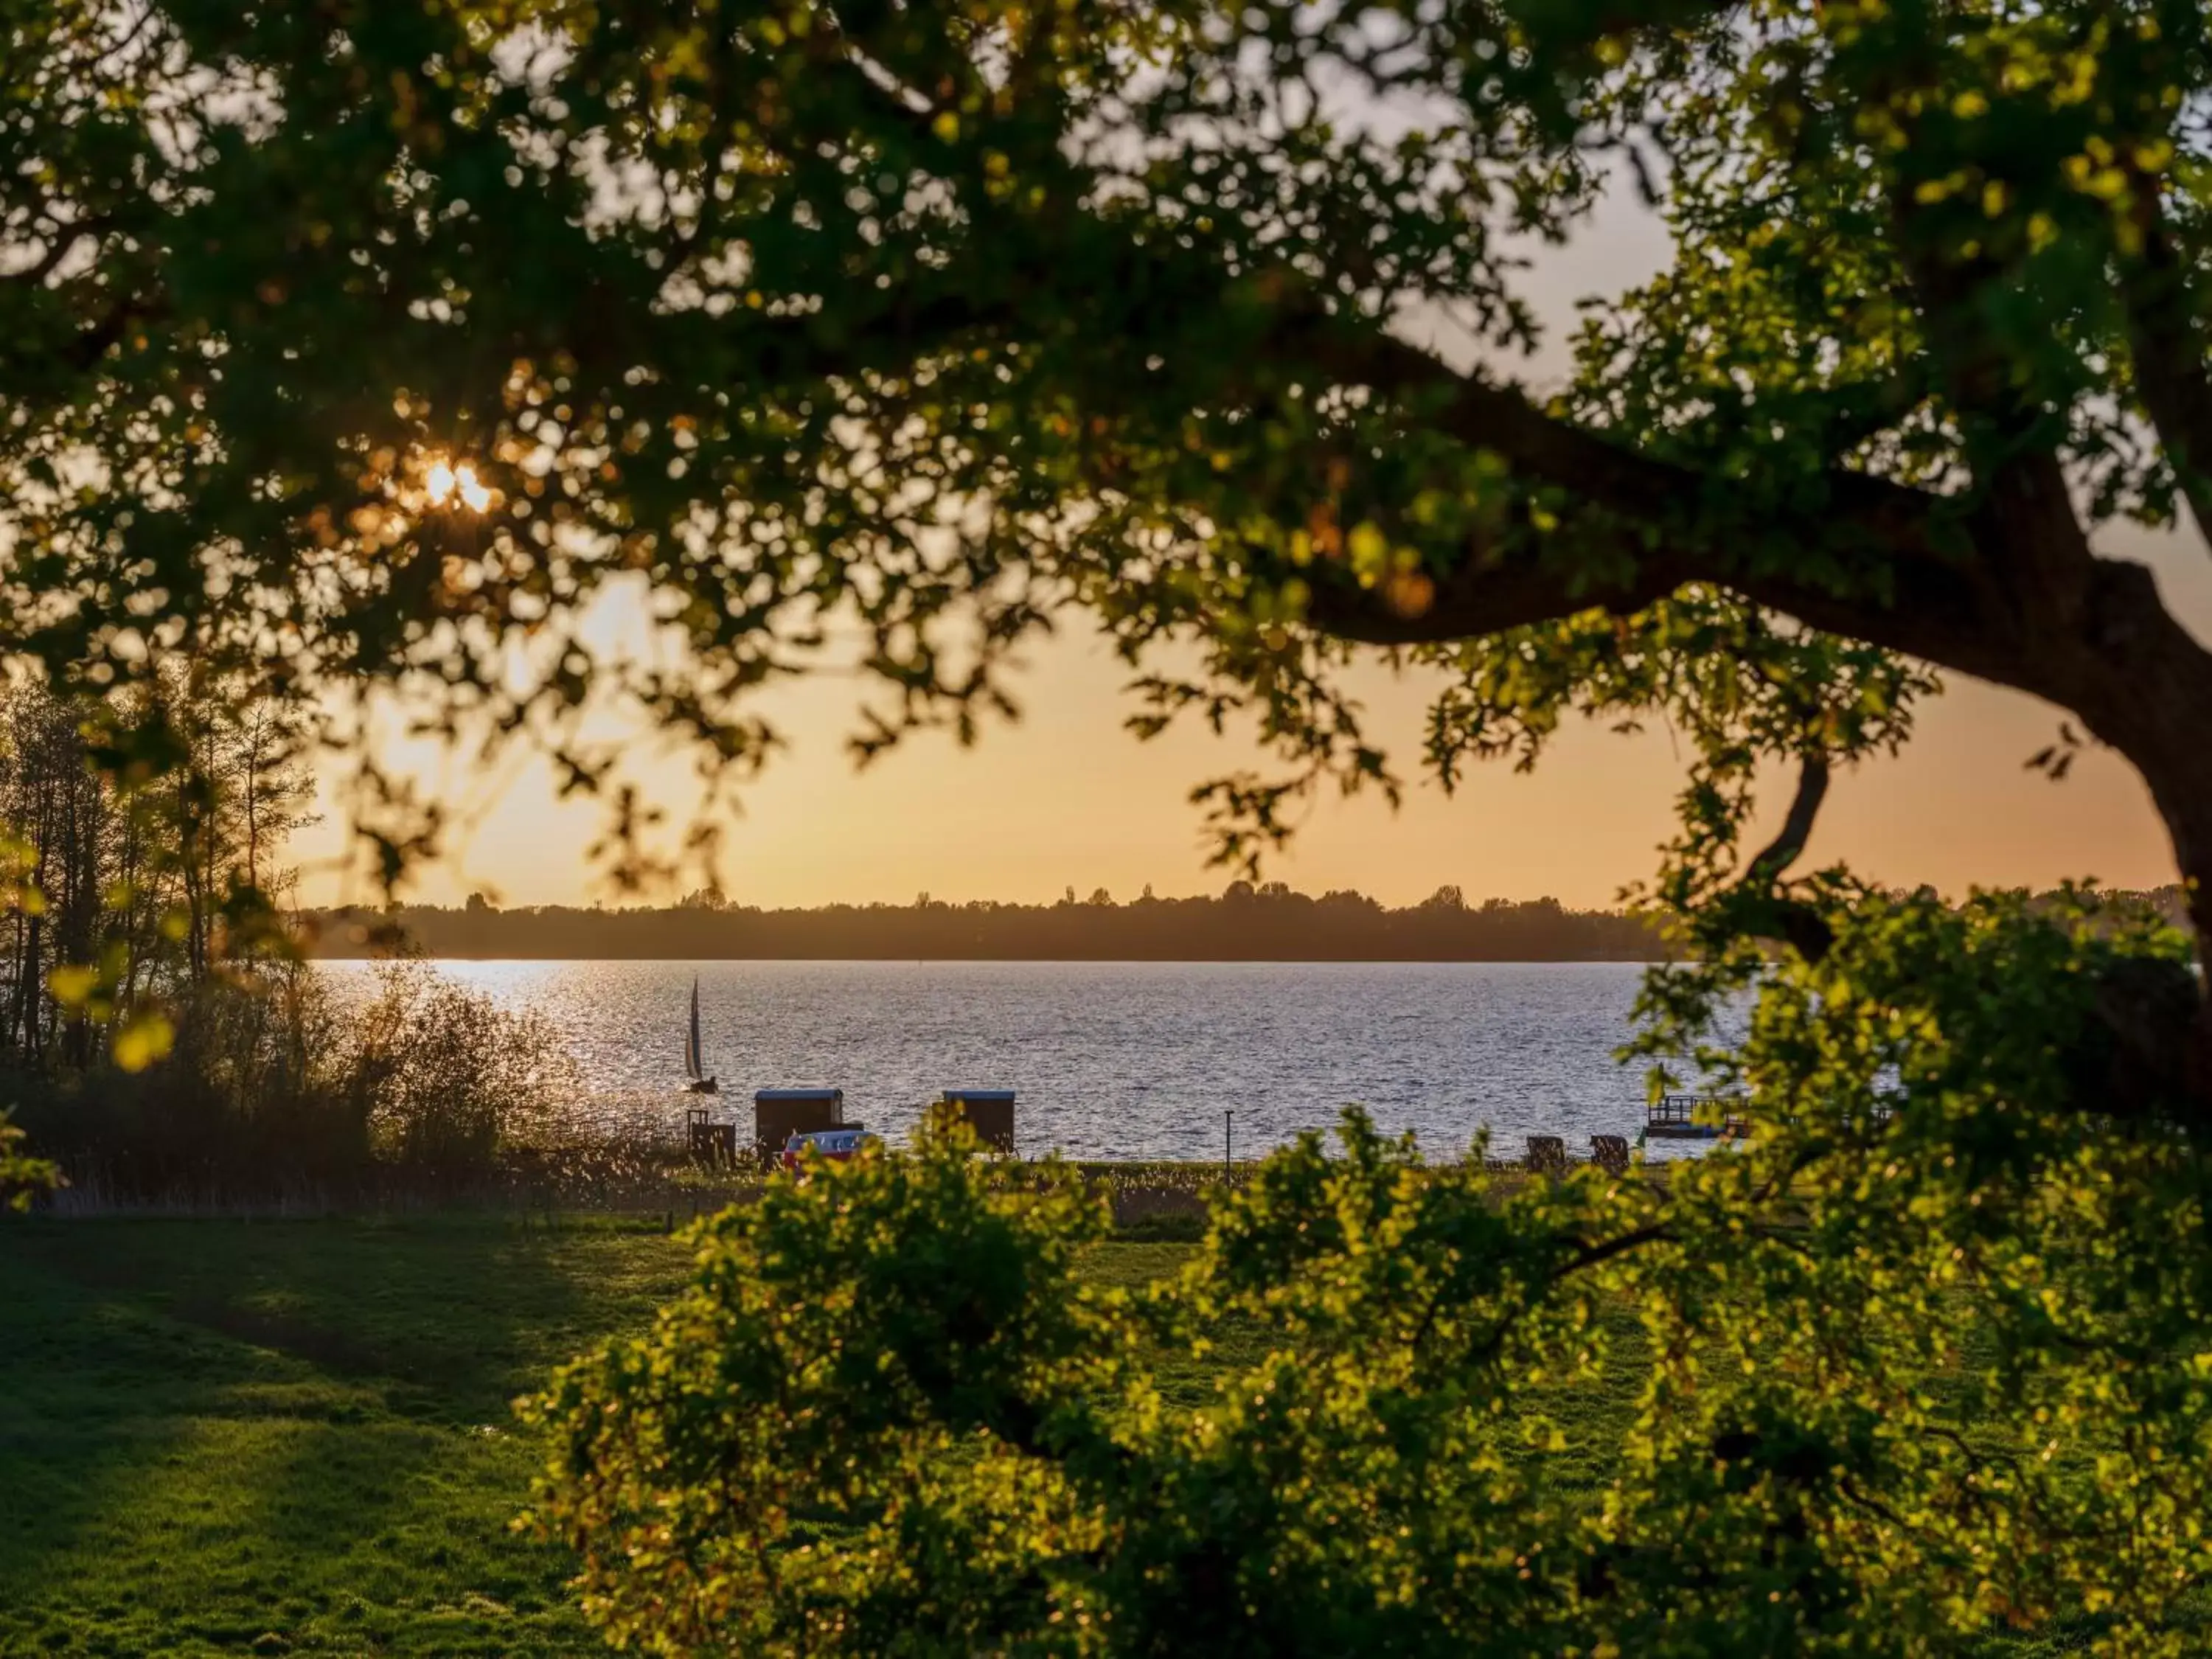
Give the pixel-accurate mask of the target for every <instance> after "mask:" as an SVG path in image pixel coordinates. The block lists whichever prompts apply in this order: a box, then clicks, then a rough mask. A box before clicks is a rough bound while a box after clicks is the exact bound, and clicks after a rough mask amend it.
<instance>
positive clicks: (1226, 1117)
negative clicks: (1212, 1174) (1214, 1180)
mask: <svg viewBox="0 0 2212 1659" xmlns="http://www.w3.org/2000/svg"><path fill="white" fill-rule="evenodd" d="M1236 1144H1237V1114H1236V1113H1234V1112H1224V1113H1223V1114H1222V1115H1221V1173H1222V1176H1223V1178H1224V1179H1228V1178H1230V1177H1231V1175H1232V1170H1231V1164H1230V1152H1231V1149H1232V1148H1233V1147H1234V1146H1236Z"/></svg>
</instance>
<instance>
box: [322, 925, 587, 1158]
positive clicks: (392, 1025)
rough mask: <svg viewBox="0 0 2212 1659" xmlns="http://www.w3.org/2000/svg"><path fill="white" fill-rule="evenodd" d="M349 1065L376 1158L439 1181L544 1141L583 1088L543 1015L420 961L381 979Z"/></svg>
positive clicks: (358, 1023)
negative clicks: (560, 1106)
mask: <svg viewBox="0 0 2212 1659" xmlns="http://www.w3.org/2000/svg"><path fill="white" fill-rule="evenodd" d="M346 1063H347V1067H348V1069H347V1071H346V1073H345V1079H346V1082H345V1087H346V1089H347V1091H348V1093H349V1096H350V1097H352V1098H354V1099H356V1100H359V1101H361V1102H362V1103H365V1105H366V1119H367V1121H368V1126H369V1129H370V1133H371V1135H372V1138H373V1142H374V1147H375V1150H376V1152H377V1154H378V1155H379V1156H380V1157H381V1158H385V1159H386V1160H388V1161H389V1162H391V1163H392V1164H397V1165H398V1166H399V1167H400V1168H401V1169H403V1170H406V1171H407V1172H409V1173H410V1175H414V1176H427V1177H428V1178H430V1179H432V1180H434V1181H440V1182H465V1181H467V1180H470V1179H471V1178H475V1177H479V1176H483V1175H485V1174H487V1173H489V1170H491V1168H492V1165H493V1164H494V1162H495V1159H496V1158H497V1156H498V1154H499V1153H500V1152H501V1151H503V1150H506V1149H508V1148H511V1147H513V1146H520V1145H525V1144H527V1143H529V1142H532V1141H533V1140H538V1139H543V1137H544V1131H545V1129H546V1128H547V1127H548V1126H549V1124H550V1122H551V1121H552V1119H553V1116H554V1115H555V1109H556V1104H557V1103H558V1101H559V1100H560V1099H561V1097H562V1095H563V1094H564V1093H568V1092H573V1091H574V1087H575V1078H574V1071H573V1069H572V1068H571V1067H570V1066H568V1063H567V1060H566V1057H565V1055H564V1054H562V1050H561V1048H560V1044H559V1041H558V1037H557V1034H556V1032H555V1031H554V1030H553V1028H552V1026H551V1024H550V1023H549V1022H548V1021H547V1020H545V1019H544V1017H543V1016H541V1015H538V1014H535V1013H528V1014H512V1013H507V1012H503V1011H502V1010H501V1009H499V1008H497V1007H496V1006H494V1005H493V1004H492V1002H491V1001H490V1000H489V998H487V997H484V996H483V995H481V994H477V993H475V992H471V991H467V990H465V989H463V988H462V987H459V986H457V985H455V984H453V982H452V981H449V980H445V979H441V978H439V977H437V976H436V975H435V974H433V973H431V972H429V971H428V970H427V969H423V968H422V967H421V966H420V965H419V964H416V963H395V964H392V965H390V966H387V967H386V968H383V969H380V970H379V984H378V990H377V994H376V995H375V997H374V999H372V1000H370V1001H369V1002H368V1004H367V1005H366V1006H364V1007H362V1009H361V1011H360V1012H358V1013H357V1014H356V1016H355V1017H354V1020H353V1023H352V1027H351V1030H350V1032H349V1049H348V1052H347V1054H346Z"/></svg>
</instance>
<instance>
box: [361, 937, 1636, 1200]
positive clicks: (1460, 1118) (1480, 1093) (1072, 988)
mask: <svg viewBox="0 0 2212 1659" xmlns="http://www.w3.org/2000/svg"><path fill="white" fill-rule="evenodd" d="M322 966H323V968H324V969H325V971H327V972H328V973H330V974H331V975H332V976H333V978H334V979H336V980H337V981H338V983H339V985H340V986H341V987H344V988H346V989H348V990H352V989H357V988H358V987H361V986H362V985H364V984H365V983H366V975H367V973H368V967H367V964H364V963H336V962H333V963H324V964H322ZM437 967H438V969H439V971H441V972H442V973H445V974H447V975H451V976H452V977H453V979H455V980H457V981H461V982H462V983H464V984H466V985H469V986H471V987H475V988H477V989H478V990H481V991H483V993H485V994H488V995H489V996H490V997H491V998H493V999H494V1000H495V1001H496V1002H498V1003H499V1004H500V1005H501V1006H506V1007H510V1008H515V1009H534V1010H536V1011H538V1012H540V1013H542V1014H544V1015H545V1016H546V1017H547V1018H550V1020H551V1021H552V1022H553V1023H554V1024H555V1025H556V1028H557V1029H558V1030H560V1031H561V1033H562V1036H564V1037H565V1039H566V1041H567V1043H568V1048H569V1051H570V1053H571V1054H573V1056H574V1059H575V1061H576V1063H577V1066H579V1068H580V1071H581V1073H582V1074H583V1078H584V1080H585V1082H586V1085H587V1090H588V1095H589V1098H588V1101H587V1102H586V1103H584V1104H583V1106H582V1108H581V1110H580V1115H582V1116H584V1117H586V1118H587V1119H589V1120H590V1121H592V1122H593V1123H595V1124H596V1125H598V1126H599V1127H604V1128H613V1129H619V1130H623V1131H625V1132H635V1133H674V1132H676V1131H677V1130H678V1129H679V1128H680V1126H681V1124H682V1122H683V1117H684V1107H685V1106H686V1105H689V1104H692V1103H694V1097H688V1096H686V1095H685V1094H684V1093H683V1091H682V1085H683V1082H684V1066H683V1055H684V1022H685V1018H686V1010H687V1007H688V1004H689V999H690V992H691V981H692V976H693V975H694V974H696V975H697V976H698V981H699V998H700V1018H701V1024H702V1029H703V1033H704V1045H705V1049H706V1057H707V1070H708V1071H709V1072H711V1073H715V1074H717V1075H718V1076H719V1077H720V1080H721V1084H722V1088H723V1091H724V1093H723V1094H722V1096H721V1097H720V1102H719V1103H718V1104H717V1108H716V1115H717V1116H719V1117H722V1118H726V1119H732V1120H734V1121H738V1122H741V1123H744V1124H747V1125H750V1121H751V1094H752V1091H753V1090H755V1089H757V1088H766V1087H778V1086H793V1085H835V1086H836V1087H839V1088H842V1089H843V1090H844V1091H845V1114H846V1116H847V1117H848V1119H859V1120H860V1121H865V1122H866V1124H867V1125H868V1127H871V1128H872V1129H876V1130H878V1131H879V1132H881V1133H884V1134H885V1135H886V1136H889V1137H890V1138H892V1139H899V1138H902V1137H903V1135H904V1134H905V1133H906V1131H907V1130H908V1128H909V1127H911V1126H912V1124H913V1123H914V1121H915V1119H916V1117H917V1116H918V1115H920V1112H921V1107H922V1104H923V1103H925V1102H927V1101H928V1100H931V1099H933V1098H934V1097H936V1095H937V1094H938V1093H939V1091H941V1090H944V1089H946V1088H978V1089H985V1088H995V1089H1014V1090H1017V1091H1019V1096H1020V1099H1019V1104H1018V1109H1017V1114H1018V1115H1017V1126H1018V1128H1017V1133H1018V1143H1019V1146H1020V1150H1021V1151H1022V1152H1024V1153H1027V1154H1040V1153H1042V1152H1048V1151H1049V1150H1051V1149H1053V1148H1055V1147H1056V1148H1058V1149H1060V1151H1062V1152H1066V1153H1067V1154H1069V1155H1070V1156H1072V1157H1079V1158H1218V1157H1219V1156H1221V1152H1222V1137H1223V1127H1224V1126H1223V1121H1222V1114H1223V1113H1224V1112H1225V1111H1228V1112H1233V1113H1234V1114H1235V1121H1234V1132H1235V1136H1236V1151H1237V1154H1238V1155H1239V1156H1240V1157H1241V1156H1243V1155H1246V1154H1249V1153H1256V1152H1260V1151H1261V1150H1263V1149H1264V1148H1267V1147H1269V1146H1276V1145H1278V1144H1279V1143H1281V1142H1282V1141H1284V1140H1285V1139H1289V1138H1290V1137H1291V1136H1292V1135H1294V1134H1295V1133H1297V1131H1299V1130H1301V1129H1304V1128H1310V1127H1323V1126H1327V1125H1330V1124H1333V1123H1334V1121H1336V1116H1337V1114H1338V1112H1339V1110H1340V1109H1341V1108H1342V1107H1343V1106H1345V1105H1346V1104H1347V1103H1358V1104H1361V1105H1364V1107H1366V1108H1367V1109H1368V1110H1369V1112H1370V1114H1371V1115H1372V1116H1373V1117H1374V1119H1375V1121H1376V1123H1377V1124H1378V1125H1379V1126H1380V1127H1383V1128H1384V1129H1386V1130H1389V1131H1391V1132H1393V1133H1395V1132H1397V1131H1401V1130H1405V1129H1411V1130H1413V1131H1415V1132H1416V1133H1418V1134H1419V1138H1420V1140H1421V1143H1422V1145H1423V1146H1424V1147H1425V1148H1426V1149H1427V1150H1428V1151H1429V1152H1430V1153H1431V1156H1448V1155H1453V1154H1456V1153H1458V1152H1462V1151H1464V1150H1465V1149H1466V1147H1467V1146H1468V1142H1469V1140H1470V1139H1472V1138H1473V1137H1474V1134H1475V1133H1476V1132H1477V1131H1479V1130H1480V1129H1481V1128H1482V1127H1484V1126H1485V1125H1487V1126H1488V1127H1490V1129H1491V1131H1492V1145H1493V1148H1494V1150H1495V1151H1496V1152H1498V1153H1500V1154H1507V1155H1512V1156H1518V1155H1519V1154H1520V1152H1521V1151H1522V1137H1523V1136H1525V1135H1529V1134H1540V1133H1544V1134H1559V1135H1564V1136H1565V1137H1566V1138H1567V1141H1568V1144H1569V1146H1571V1147H1572V1148H1575V1149H1577V1150H1583V1149H1586V1148H1587V1146H1588V1145H1589V1136H1590V1135H1592V1134H1599V1133H1613V1134H1625V1135H1627V1136H1630V1137H1633V1136H1634V1135H1635V1133H1636V1132H1637V1129H1638V1127H1639V1126H1640V1125H1641V1124H1642V1122H1643V1100H1644V1085H1643V1076H1642V1072H1641V1070H1640V1068H1638V1067H1633V1066H1626V1067H1625V1066H1620V1064H1618V1063H1617V1062H1616V1061H1615V1060H1613V1058H1612V1055H1613V1050H1614V1049H1615V1048H1618V1047H1619V1046H1620V1043H1621V1042H1623V1040H1624V1039H1625V1038H1626V1036H1627V1035H1628V1031H1629V1025H1628V1017H1629V1011H1630V1007H1631V1005H1632V1003H1633V1001H1634V1000H1635V995H1636V989H1637V983H1638V979H1639V978H1640V976H1641V975H1642V974H1643V972H1644V970H1643V969H1641V968H1639V967H1637V966H1635V965H1633V964H1629V963H1036V962H1021V963H998V962H991V963H975V962H967V963H938V962H933V963H886V962H708V963H678V962H442V963H438V964H437ZM1676 1150H1677V1148H1675V1147H1673V1146H1668V1144H1667V1143H1664V1142H1658V1143H1654V1145H1653V1146H1652V1148H1651V1152H1652V1155H1653V1156H1654V1157H1665V1156H1668V1154H1669V1153H1670V1152H1674V1151H1676Z"/></svg>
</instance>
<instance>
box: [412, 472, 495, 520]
mask: <svg viewBox="0 0 2212 1659" xmlns="http://www.w3.org/2000/svg"><path fill="white" fill-rule="evenodd" d="M422 487H423V489H426V490H427V491H428V493H429V496H430V501H431V505H433V506H434V507H445V506H447V505H448V504H449V503H451V502H452V501H453V498H454V497H455V496H459V498H460V502H461V505H462V506H464V507H467V508H468V510H469V511H470V512H471V513H483V512H485V511H487V510H488V509H489V507H490V506H491V491H490V490H489V489H488V488H486V487H485V486H484V485H483V484H482V483H478V482H477V472H476V469H475V468H474V467H472V466H471V465H469V464H468V463H467V462H466V461H464V462H462V463H461V465H459V466H454V465H452V464H451V463H449V462H447V461H433V462H431V463H430V466H429V470H428V471H426V472H424V473H423V475H422Z"/></svg>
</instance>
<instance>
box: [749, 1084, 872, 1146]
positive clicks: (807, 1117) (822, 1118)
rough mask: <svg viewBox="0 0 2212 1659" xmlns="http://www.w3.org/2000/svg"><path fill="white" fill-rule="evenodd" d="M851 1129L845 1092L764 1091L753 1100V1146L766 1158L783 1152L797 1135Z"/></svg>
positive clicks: (760, 1091)
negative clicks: (785, 1144) (784, 1147)
mask: <svg viewBox="0 0 2212 1659" xmlns="http://www.w3.org/2000/svg"><path fill="white" fill-rule="evenodd" d="M845 1127H848V1125H847V1124H846V1122H845V1091H843V1090H842V1089H762V1090H759V1091H756V1092H755V1094H754V1096H753V1144H754V1146H756V1147H757V1148H758V1150H759V1152H760V1155H761V1157H762V1158H774V1157H775V1155H776V1154H777V1153H779V1152H781V1151H782V1150H783V1143H784V1142H785V1141H787V1140H788V1139H791V1138H792V1136H793V1135H794V1134H802V1135H811V1134H819V1133H822V1132H823V1130H824V1129H842V1128H845Z"/></svg>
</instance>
